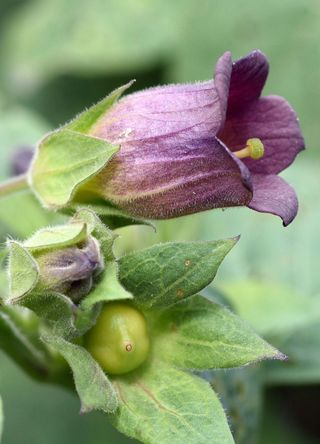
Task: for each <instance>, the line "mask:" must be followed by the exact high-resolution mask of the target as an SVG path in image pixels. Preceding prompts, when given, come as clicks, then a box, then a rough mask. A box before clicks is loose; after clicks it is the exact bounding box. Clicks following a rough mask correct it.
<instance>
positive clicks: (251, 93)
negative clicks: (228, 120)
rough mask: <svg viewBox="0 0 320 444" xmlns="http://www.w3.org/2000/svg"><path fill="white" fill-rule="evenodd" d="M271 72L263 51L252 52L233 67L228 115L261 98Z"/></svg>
mask: <svg viewBox="0 0 320 444" xmlns="http://www.w3.org/2000/svg"><path fill="white" fill-rule="evenodd" d="M268 72H269V63H268V59H267V58H266V56H265V55H264V54H263V53H262V52H261V51H258V50H256V51H252V52H250V53H249V54H248V55H247V56H245V57H242V58H241V59H239V60H237V61H235V62H234V64H233V66H232V73H231V80H230V91H229V100H228V112H227V113H228V115H232V114H233V113H234V112H235V111H237V110H239V109H240V108H243V107H245V106H246V105H247V104H248V103H250V102H252V101H253V100H255V99H258V98H259V97H260V94H261V91H262V89H263V87H264V84H265V82H266V79H267V77H268Z"/></svg>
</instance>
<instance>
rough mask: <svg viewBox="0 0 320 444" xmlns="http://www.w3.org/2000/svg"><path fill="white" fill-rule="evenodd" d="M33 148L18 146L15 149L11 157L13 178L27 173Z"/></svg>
mask: <svg viewBox="0 0 320 444" xmlns="http://www.w3.org/2000/svg"><path fill="white" fill-rule="evenodd" d="M33 153H34V150H33V147H31V146H27V145H26V146H19V147H16V148H15V150H14V153H13V155H12V157H11V162H10V166H11V174H12V175H13V176H19V175H20V174H24V173H26V172H27V171H28V169H29V166H30V164H31V160H32V157H33Z"/></svg>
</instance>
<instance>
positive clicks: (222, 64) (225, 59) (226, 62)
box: [214, 51, 232, 128]
mask: <svg viewBox="0 0 320 444" xmlns="http://www.w3.org/2000/svg"><path fill="white" fill-rule="evenodd" d="M231 71H232V58H231V52H229V51H228V52H225V53H224V54H223V55H222V56H221V57H220V59H219V60H218V62H217V64H216V68H215V74H214V86H215V88H216V91H217V94H218V96H219V100H220V109H221V125H220V128H223V125H224V121H225V118H226V114H227V106H228V96H229V86H230V78H231Z"/></svg>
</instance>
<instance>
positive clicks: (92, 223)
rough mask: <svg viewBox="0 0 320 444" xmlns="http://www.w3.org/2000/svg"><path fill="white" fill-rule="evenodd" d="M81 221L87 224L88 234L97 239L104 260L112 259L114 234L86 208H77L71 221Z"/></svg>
mask: <svg viewBox="0 0 320 444" xmlns="http://www.w3.org/2000/svg"><path fill="white" fill-rule="evenodd" d="M77 221H82V222H84V223H86V224H87V227H88V231H89V234H92V235H93V236H94V237H95V238H96V239H98V241H99V245H100V249H101V252H102V254H103V257H104V260H105V261H113V260H114V259H115V257H114V254H113V243H114V241H115V239H116V237H117V236H116V235H115V234H114V233H113V232H112V231H111V230H110V229H109V228H108V227H106V226H105V225H104V224H103V223H102V222H101V220H100V219H99V217H98V216H97V215H96V214H95V213H94V211H92V210H91V209H88V208H81V209H78V211H77V212H76V214H75V215H74V217H73V219H72V222H77Z"/></svg>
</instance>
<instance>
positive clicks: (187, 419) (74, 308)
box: [0, 210, 283, 444]
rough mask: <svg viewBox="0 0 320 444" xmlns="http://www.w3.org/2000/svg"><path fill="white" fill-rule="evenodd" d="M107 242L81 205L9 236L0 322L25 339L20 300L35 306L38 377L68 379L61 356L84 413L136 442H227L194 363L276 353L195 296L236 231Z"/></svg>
mask: <svg viewBox="0 0 320 444" xmlns="http://www.w3.org/2000/svg"><path fill="white" fill-rule="evenodd" d="M114 240H115V236H114V235H113V233H112V232H111V231H110V230H109V229H108V228H107V227H106V226H105V225H103V224H102V223H101V221H100V220H99V219H98V217H97V216H96V215H95V214H94V213H93V212H92V211H89V210H80V211H79V212H77V213H76V214H75V215H74V216H73V217H72V218H71V219H70V221H69V223H68V224H65V225H60V226H53V227H50V228H48V229H42V230H40V231H38V232H37V233H35V234H34V235H33V236H32V237H31V238H29V239H27V240H26V241H24V242H17V241H13V240H10V241H8V251H9V260H8V276H9V281H10V289H9V294H8V297H7V298H6V299H5V300H4V307H3V309H2V311H0V314H1V316H0V325H1V322H2V323H3V322H4V319H5V318H6V316H7V318H8V317H9V318H10V317H11V321H12V323H13V324H14V325H16V328H18V329H19V332H20V336H19V337H20V338H24V337H25V338H28V337H29V336H30V335H31V334H32V335H33V336H34V335H35V328H34V326H33V330H32V332H31V331H30V328H31V327H30V328H29V327H28V325H29V324H28V323H27V322H24V323H23V322H21V318H22V317H23V316H24V317H26V314H25V313H21V309H18V308H17V307H20V306H22V307H27V308H28V309H29V310H32V311H33V312H34V313H35V314H36V315H37V324H36V330H37V334H38V335H39V337H40V336H41V341H39V338H38V340H37V341H34V342H33V346H34V348H36V351H37V352H38V353H39V354H40V355H43V356H44V355H45V356H47V357H50V359H49V358H48V359H46V360H45V359H43V362H42V365H43V366H44V367H45V366H47V368H45V371H46V374H47V375H49V376H51V377H48V379H47V380H48V381H52V382H55V383H59V384H62V385H64V386H68V387H70V380H69V375H68V372H67V367H66V366H67V363H68V365H69V366H70V367H71V370H72V373H73V378H74V384H75V388H76V390H77V392H78V394H79V397H80V399H81V411H82V412H88V411H90V410H93V409H99V410H103V411H104V412H106V413H107V414H108V415H109V418H110V420H111V421H112V423H113V424H114V425H115V426H116V427H117V428H118V429H119V430H120V431H122V432H123V433H125V434H127V435H129V436H131V437H134V438H136V439H139V440H141V441H142V442H145V443H159V442H161V443H169V442H182V441H186V442H195V443H196V442H197V443H198V442H199V443H200V442H201V443H202V442H203V443H204V442H213V443H219V444H220V443H222V442H223V443H231V442H233V438H232V435H231V433H230V430H229V428H228V424H227V420H226V416H225V413H224V411H223V408H222V407H221V405H220V402H219V400H218V398H217V396H216V395H215V393H214V391H213V390H212V389H211V388H210V386H209V384H208V383H207V382H205V381H204V380H203V379H201V378H200V377H199V376H195V375H194V374H192V370H197V371H201V370H205V369H212V368H227V367H236V366H241V365H245V364H248V363H250V362H254V361H257V360H261V359H265V358H271V359H281V358H283V355H282V354H281V353H279V352H278V351H277V350H275V349H274V348H273V347H272V346H270V345H269V344H267V343H266V342H265V341H264V340H263V339H261V338H259V337H258V336H257V335H256V334H255V333H254V332H253V331H252V330H251V329H250V328H249V327H248V326H247V325H245V324H244V322H243V321H241V320H240V319H239V318H238V317H237V316H235V315H234V314H232V313H231V312H230V311H228V310H227V309H226V308H224V307H223V306H222V305H219V304H218V303H217V302H215V301H214V300H208V299H207V298H205V297H203V296H201V295H199V294H198V292H199V291H201V289H203V288H204V287H206V286H207V285H208V284H209V283H210V282H211V281H212V280H213V278H214V277H215V274H216V272H217V269H218V267H219V265H220V263H221V261H222V260H223V258H224V257H225V255H226V254H227V253H228V252H229V251H230V249H231V248H232V247H233V246H234V244H235V243H236V241H237V239H227V240H222V241H216V242H190V243H165V244H159V245H155V246H153V247H149V248H147V249H144V250H140V251H137V252H133V253H130V254H128V255H126V256H123V257H121V258H120V259H118V260H116V259H115V257H114V255H113V251H112V247H113V242H114ZM77 289H78V290H79V292H78V294H77V296H75V294H76V293H77V291H76V290H77ZM15 307H16V308H15ZM24 310H25V309H24ZM27 315H29V316H31V317H34V315H32V314H31V312H29V311H27ZM27 317H28V316H27ZM17 320H19V322H18V321H17ZM8 325H9V324H8V323H7V328H9V327H8ZM33 325H34V324H33ZM19 337H16V338H15V341H16V342H17V341H19ZM20 340H21V339H20ZM20 346H22V345H21V344H20ZM11 354H12V353H11ZM61 357H63V358H64V360H65V361H66V363H63V360H61ZM23 364H24V363H23V362H22V365H23ZM29 364H30V363H29ZM36 364H37V363H36V362H35V365H36ZM24 367H25V368H26V369H27V370H29V368H28V366H24ZM30 373H31V374H32V375H33V376H38V375H37V373H36V372H34V371H33V372H32V371H31V372H30ZM142 417H143V421H141V418H142ZM164 424H166V425H165V426H164Z"/></svg>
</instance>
